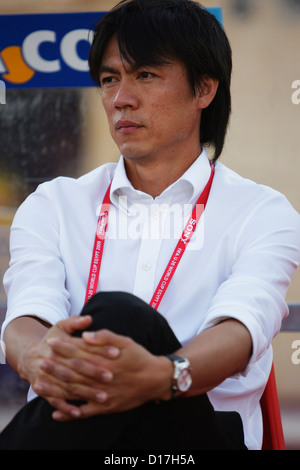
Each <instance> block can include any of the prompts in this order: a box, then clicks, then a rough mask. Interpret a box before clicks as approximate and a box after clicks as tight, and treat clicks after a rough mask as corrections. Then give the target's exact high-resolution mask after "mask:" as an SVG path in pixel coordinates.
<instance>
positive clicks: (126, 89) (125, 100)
mask: <svg viewBox="0 0 300 470" xmlns="http://www.w3.org/2000/svg"><path fill="white" fill-rule="evenodd" d="M138 104H139V100H138V96H137V93H136V89H135V85H134V83H129V81H127V80H120V82H119V86H118V89H117V92H116V96H115V98H114V106H115V107H116V108H127V107H129V108H132V109H136V108H137V107H138Z"/></svg>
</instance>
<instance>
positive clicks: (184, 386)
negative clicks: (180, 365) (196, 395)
mask: <svg viewBox="0 0 300 470" xmlns="http://www.w3.org/2000/svg"><path fill="white" fill-rule="evenodd" d="M191 384H192V377H191V374H190V371H189V370H188V369H183V370H182V371H181V372H180V374H179V377H178V379H177V387H178V390H180V392H186V391H187V390H188V389H189V388H190V386H191Z"/></svg>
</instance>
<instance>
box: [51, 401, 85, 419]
mask: <svg viewBox="0 0 300 470" xmlns="http://www.w3.org/2000/svg"><path fill="white" fill-rule="evenodd" d="M48 402H49V403H50V405H51V406H53V408H55V411H54V412H53V413H52V418H53V419H54V420H56V421H69V420H71V419H76V418H80V417H81V410H80V406H76V405H74V404H72V403H69V402H67V401H66V400H63V399H60V398H49V399H48Z"/></svg>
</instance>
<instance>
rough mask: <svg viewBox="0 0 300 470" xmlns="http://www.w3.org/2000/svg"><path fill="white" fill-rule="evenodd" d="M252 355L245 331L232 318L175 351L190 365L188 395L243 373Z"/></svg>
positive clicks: (250, 344)
mask: <svg viewBox="0 0 300 470" xmlns="http://www.w3.org/2000/svg"><path fill="white" fill-rule="evenodd" d="M251 352H252V339H251V336H250V333H249V331H248V329H247V328H246V327H245V326H244V325H243V324H242V323H240V322H239V321H237V320H234V319H228V320H225V321H223V322H221V323H219V324H217V325H215V326H213V327H211V328H209V329H207V330H205V331H203V332H202V333H200V334H199V335H197V336H196V337H195V338H194V339H193V340H191V341H190V342H189V343H188V344H187V345H186V346H185V347H183V348H181V349H180V350H178V351H177V353H176V354H178V355H179V356H181V357H187V358H188V359H189V360H190V363H191V366H192V378H193V383H192V387H191V389H190V391H189V392H188V395H189V396H192V395H198V394H201V393H206V392H208V391H209V390H211V389H212V388H214V387H216V386H217V385H219V384H220V383H221V382H223V381H224V380H225V379H226V378H228V377H230V376H232V375H234V374H237V373H239V372H242V371H243V370H244V369H245V367H246V366H247V364H248V362H249V359H250V356H251Z"/></svg>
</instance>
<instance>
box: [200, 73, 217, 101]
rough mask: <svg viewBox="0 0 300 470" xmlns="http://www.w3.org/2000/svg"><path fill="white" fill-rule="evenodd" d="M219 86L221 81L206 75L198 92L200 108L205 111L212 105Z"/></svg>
mask: <svg viewBox="0 0 300 470" xmlns="http://www.w3.org/2000/svg"><path fill="white" fill-rule="evenodd" d="M218 86H219V80H217V79H216V78H211V77H209V76H207V75H204V76H203V77H202V79H201V84H200V86H199V88H198V90H197V95H198V108H199V109H204V108H207V106H209V105H210V103H211V102H212V100H213V99H214V97H215V96H216V93H217V90H218Z"/></svg>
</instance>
